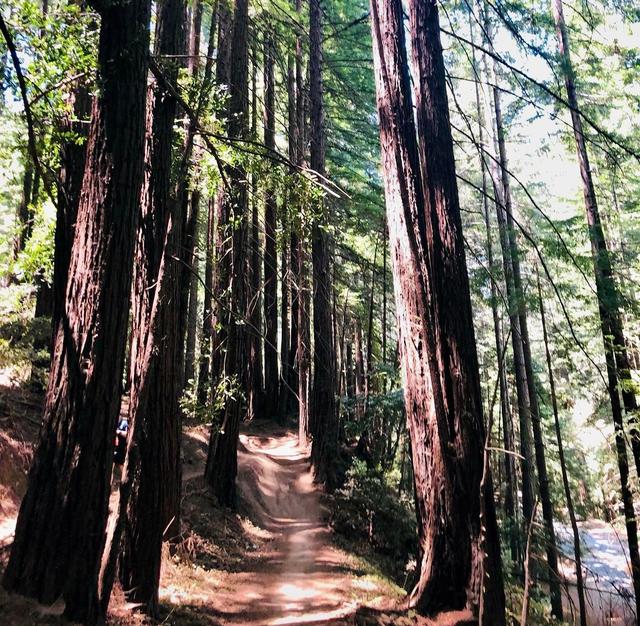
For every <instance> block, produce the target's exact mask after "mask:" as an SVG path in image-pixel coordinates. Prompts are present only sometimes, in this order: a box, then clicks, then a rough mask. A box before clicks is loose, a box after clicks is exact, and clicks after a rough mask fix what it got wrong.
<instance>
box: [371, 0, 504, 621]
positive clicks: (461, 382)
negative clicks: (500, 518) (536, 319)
mask: <svg viewBox="0 0 640 626" xmlns="http://www.w3.org/2000/svg"><path fill="white" fill-rule="evenodd" d="M371 15H372V36H373V41H374V68H375V77H376V91H377V102H378V112H379V119H380V141H381V147H382V163H383V178H384V183H385V198H386V204H387V219H388V224H389V241H390V244H391V251H392V253H391V258H392V263H393V276H394V289H395V296H396V298H395V300H396V314H397V318H398V329H399V344H400V355H401V362H402V375H403V383H404V384H403V387H404V394H405V405H406V410H407V420H408V424H409V431H410V435H411V442H412V449H413V455H412V456H413V465H414V476H415V479H414V484H415V495H416V505H417V516H418V528H419V544H420V548H421V559H420V560H421V562H420V579H419V582H418V584H417V585H416V587H415V589H414V590H413V592H412V594H411V596H410V604H411V605H413V606H415V607H416V608H418V610H420V611H421V612H423V613H427V614H432V613H436V612H438V611H441V610H446V609H460V608H462V607H464V606H465V605H469V607H470V608H472V609H473V610H474V611H477V612H480V613H481V614H482V618H483V619H484V620H486V623H491V624H505V616H504V590H503V583H502V568H501V563H500V551H499V537H498V531H497V523H496V519H495V511H494V505H493V493H492V486H491V479H490V475H488V476H486V477H485V480H484V481H483V467H484V462H483V449H484V442H485V433H484V425H483V419H482V400H481V394H480V377H479V371H478V363H477V356H476V352H475V337H474V331H473V322H472V316H471V302H470V294H469V282H468V277H467V271H466V262H465V258H464V249H463V241H462V227H461V220H460V209H459V202H458V195H457V187H456V179H455V165H454V157H453V141H452V138H451V130H450V125H449V118H448V104H447V97H446V89H445V77H444V63H443V58H442V48H441V45H440V36H439V26H438V14H437V8H436V5H435V2H433V1H431V0H429V1H426V2H425V1H421V2H418V1H416V0H412V1H410V2H409V15H410V32H411V37H412V49H413V52H414V76H415V77H416V84H417V85H419V88H418V89H417V93H416V109H417V118H416V119H417V122H418V134H417V135H416V129H415V125H414V114H413V105H412V98H411V87H410V78H409V69H408V63H407V53H406V46H405V41H404V28H403V19H402V17H403V15H402V4H401V2H400V1H399V0H372V2H371ZM482 481H483V482H484V487H485V488H484V489H482V487H481V482H482ZM486 572H488V574H489V575H488V576H485V575H484V574H485V573H486Z"/></svg>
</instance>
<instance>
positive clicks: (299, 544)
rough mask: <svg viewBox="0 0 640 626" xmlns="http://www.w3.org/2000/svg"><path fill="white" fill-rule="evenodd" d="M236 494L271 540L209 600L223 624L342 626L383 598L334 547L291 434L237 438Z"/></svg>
mask: <svg viewBox="0 0 640 626" xmlns="http://www.w3.org/2000/svg"><path fill="white" fill-rule="evenodd" d="M238 490H239V497H240V501H241V505H242V508H244V509H245V511H247V512H248V513H249V515H250V517H251V518H252V521H253V522H254V523H255V524H256V525H257V526H259V527H260V528H263V529H265V530H266V531H268V532H269V533H270V534H271V536H272V537H273V539H272V541H270V542H269V543H267V544H266V547H265V548H263V549H261V550H260V551H259V552H258V554H257V555H256V557H257V558H253V559H250V560H249V561H248V562H247V564H246V567H243V569H242V571H240V572H237V573H229V574H227V575H226V577H225V579H224V581H223V584H222V585H221V588H219V589H218V590H217V591H216V593H215V595H214V596H213V597H210V599H209V608H211V609H213V613H214V615H215V617H217V618H218V619H219V620H221V622H222V623H224V624H260V625H262V626H267V625H270V626H279V625H282V626H284V625H291V624H336V623H342V622H341V619H342V618H345V617H346V616H348V615H353V613H354V611H355V609H356V608H357V607H358V606H359V605H360V604H361V603H362V602H363V601H364V600H365V599H366V600H367V601H370V600H372V599H373V597H375V596H379V595H380V594H381V593H384V592H383V591H382V590H381V589H378V585H377V583H376V582H375V581H372V580H371V579H369V578H367V577H366V576H364V577H363V576H362V572H357V571H356V569H355V568H354V564H353V563H351V562H350V560H352V559H350V558H349V557H348V555H346V554H344V553H343V552H341V551H340V550H338V549H337V548H335V547H334V546H333V545H332V543H331V531H330V530H329V528H328V527H327V524H326V522H325V519H326V511H325V510H324V509H323V507H322V504H321V501H320V492H319V490H318V488H317V487H316V485H314V484H313V480H312V475H311V471H310V467H309V460H308V454H307V451H306V450H302V449H300V448H299V447H298V445H297V438H296V436H295V435H294V434H293V433H291V432H287V431H277V430H273V429H262V430H260V431H258V432H252V433H250V434H243V435H241V436H240V446H239V452H238ZM212 605H213V606H212Z"/></svg>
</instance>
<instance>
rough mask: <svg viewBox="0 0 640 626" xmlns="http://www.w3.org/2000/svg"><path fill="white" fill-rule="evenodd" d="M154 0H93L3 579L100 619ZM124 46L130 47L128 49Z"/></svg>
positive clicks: (76, 616) (73, 613)
mask: <svg viewBox="0 0 640 626" xmlns="http://www.w3.org/2000/svg"><path fill="white" fill-rule="evenodd" d="M150 4H151V3H150V1H141V2H131V3H125V4H121V3H118V4H114V5H109V6H107V7H104V5H103V3H99V4H98V6H97V7H96V8H97V9H99V10H100V13H101V16H102V21H101V27H100V42H99V48H98V68H99V82H100V85H101V89H100V92H99V94H98V95H97V97H96V99H95V101H94V104H93V115H92V121H91V128H90V132H89V142H88V146H87V158H86V167H85V176H84V180H83V185H82V193H81V197H80V205H79V207H78V216H77V220H76V229H75V236H74V245H73V249H72V252H71V258H70V266H69V277H70V278H69V281H68V283H67V288H66V296H65V302H66V306H65V313H64V315H63V319H62V323H61V324H60V325H59V327H58V328H57V329H56V339H55V346H54V352H53V358H52V366H51V374H50V377H49V386H48V389H47V396H46V401H45V408H44V413H43V425H42V429H41V434H40V440H39V443H38V446H37V449H36V452H35V455H34V462H33V466H32V469H31V472H30V475H29V484H28V487H27V493H26V494H25V497H24V499H23V502H22V506H21V509H20V515H19V517H18V522H17V526H16V536H15V541H14V544H13V549H12V552H11V557H10V559H9V563H8V565H7V569H6V572H5V577H4V580H3V583H4V586H5V587H6V588H7V589H9V590H11V591H16V592H19V593H22V594H24V595H28V596H32V597H35V598H37V599H38V600H40V601H41V602H46V603H52V602H54V601H55V600H57V599H58V598H59V597H60V596H62V597H63V598H64V601H65V615H66V616H67V617H68V618H70V619H73V620H76V621H81V622H83V623H87V624H93V623H96V622H97V621H98V620H99V619H100V618H101V617H102V616H103V610H102V608H101V605H100V602H99V599H98V573H99V567H100V560H101V556H102V550H103V547H104V534H105V525H106V518H107V511H108V500H109V485H110V476H111V467H112V455H113V433H114V432H115V426H116V419H117V417H118V413H119V409H120V382H121V381H120V377H121V372H122V366H123V362H124V347H125V341H126V334H127V317H128V308H129V307H128V302H129V295H130V288H131V271H132V265H133V264H132V261H133V249H134V239H135V232H136V225H137V221H138V211H137V205H138V199H139V190H140V186H141V183H142V177H143V167H142V166H143V158H144V128H145V97H146V75H147V67H148V53H149V52H148V45H149V32H148V28H149V17H150ZM123 50H126V51H127V54H123V53H122V52H123Z"/></svg>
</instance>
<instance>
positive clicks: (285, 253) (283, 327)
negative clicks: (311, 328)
mask: <svg viewBox="0 0 640 626" xmlns="http://www.w3.org/2000/svg"><path fill="white" fill-rule="evenodd" d="M280 219H281V225H282V232H283V234H284V236H283V237H282V243H281V251H280V275H281V277H282V282H281V283H280V297H281V301H280V389H279V391H278V417H279V419H280V420H281V421H284V420H285V419H286V417H287V413H288V411H289V398H290V395H291V385H290V381H291V372H290V371H289V340H290V338H291V324H290V317H289V284H290V280H289V271H290V268H289V262H290V260H291V257H290V255H289V245H288V244H289V237H288V236H287V234H288V233H289V232H290V229H291V225H290V223H289V219H288V207H287V206H286V204H284V203H282V204H281V206H280Z"/></svg>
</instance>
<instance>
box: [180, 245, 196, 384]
mask: <svg viewBox="0 0 640 626" xmlns="http://www.w3.org/2000/svg"><path fill="white" fill-rule="evenodd" d="M199 266H200V259H199V258H198V256H197V255H195V254H194V255H193V261H192V263H191V268H192V271H193V274H192V275H191V277H190V278H189V305H188V308H187V330H186V333H187V337H186V340H185V348H184V375H183V377H182V380H183V381H184V384H185V385H188V384H189V382H190V381H193V382H195V379H196V342H197V339H198V282H199V281H198V274H199V271H200V268H199Z"/></svg>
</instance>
